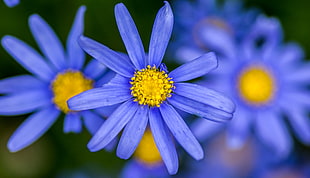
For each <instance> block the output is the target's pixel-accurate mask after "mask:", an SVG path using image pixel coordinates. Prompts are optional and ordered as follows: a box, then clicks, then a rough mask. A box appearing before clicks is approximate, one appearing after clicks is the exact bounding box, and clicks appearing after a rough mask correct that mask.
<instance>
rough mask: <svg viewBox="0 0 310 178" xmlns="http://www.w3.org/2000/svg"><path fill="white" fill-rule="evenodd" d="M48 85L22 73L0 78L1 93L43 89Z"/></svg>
mask: <svg viewBox="0 0 310 178" xmlns="http://www.w3.org/2000/svg"><path fill="white" fill-rule="evenodd" d="M44 87H47V85H46V84H45V83H44V82H42V81H41V80H39V79H37V78H36V77H33V76H31V75H20V76H15V77H10V78H6V79H2V80H0V93H2V94H6V93H16V92H24V91H30V90H36V89H42V88H44Z"/></svg>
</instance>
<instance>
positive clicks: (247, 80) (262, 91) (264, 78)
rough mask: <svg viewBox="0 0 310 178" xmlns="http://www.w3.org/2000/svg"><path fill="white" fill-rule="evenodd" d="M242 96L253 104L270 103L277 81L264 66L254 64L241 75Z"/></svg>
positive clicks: (240, 89) (239, 82) (239, 84)
mask: <svg viewBox="0 0 310 178" xmlns="http://www.w3.org/2000/svg"><path fill="white" fill-rule="evenodd" d="M238 89H239V93H240V96H241V97H242V99H244V100H245V101H246V102H248V103H250V104H253V105H263V104H266V103H268V102H269V101H270V100H271V99H272V98H273V96H274V92H275V81H274V78H273V76H272V75H271V73H269V71H267V70H266V69H265V68H264V67H262V66H252V67H249V68H247V69H245V70H243V71H242V72H241V73H240V75H239V80H238Z"/></svg>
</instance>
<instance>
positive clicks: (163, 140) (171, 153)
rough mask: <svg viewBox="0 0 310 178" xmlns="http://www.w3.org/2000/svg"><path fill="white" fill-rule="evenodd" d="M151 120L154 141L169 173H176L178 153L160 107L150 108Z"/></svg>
mask: <svg viewBox="0 0 310 178" xmlns="http://www.w3.org/2000/svg"><path fill="white" fill-rule="evenodd" d="M149 121H150V127H151V131H152V134H153V137H154V141H155V143H156V146H157V148H158V151H159V152H160V155H161V157H162V159H163V161H164V163H165V165H166V167H167V169H168V172H169V174H176V173H177V172H178V167H179V162H178V155H177V152H176V149H175V146H174V143H173V140H172V137H171V135H170V133H169V131H168V128H167V126H166V125H165V124H164V122H163V119H162V116H161V115H160V112H159V110H158V108H151V109H150V112H149Z"/></svg>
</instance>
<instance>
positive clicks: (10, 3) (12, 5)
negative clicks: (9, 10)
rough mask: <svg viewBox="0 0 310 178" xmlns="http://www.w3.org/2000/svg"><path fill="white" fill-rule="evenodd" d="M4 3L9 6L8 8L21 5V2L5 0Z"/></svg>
mask: <svg viewBox="0 0 310 178" xmlns="http://www.w3.org/2000/svg"><path fill="white" fill-rule="evenodd" d="M4 3H5V4H6V5H7V6H8V7H14V6H16V5H17V4H19V0H4Z"/></svg>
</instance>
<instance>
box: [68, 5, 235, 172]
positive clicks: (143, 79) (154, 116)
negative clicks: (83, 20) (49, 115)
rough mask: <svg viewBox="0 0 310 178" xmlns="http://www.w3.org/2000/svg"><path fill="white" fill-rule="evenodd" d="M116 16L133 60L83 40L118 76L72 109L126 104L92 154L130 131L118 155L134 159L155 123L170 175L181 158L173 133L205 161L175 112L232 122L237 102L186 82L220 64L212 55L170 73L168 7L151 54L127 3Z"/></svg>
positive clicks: (72, 102) (162, 14)
mask: <svg viewBox="0 0 310 178" xmlns="http://www.w3.org/2000/svg"><path fill="white" fill-rule="evenodd" d="M115 16H116V22H117V25H118V29H119V31H120V34H121V37H122V39H123V42H124V44H125V47H126V49H127V52H128V56H129V57H128V56H127V55H123V54H120V53H118V52H115V51H113V50H111V49H110V48H108V47H106V46H104V45H102V44H100V43H98V42H96V41H94V40H92V39H89V38H87V37H81V38H80V41H79V43H80V45H81V47H82V48H83V49H84V50H85V51H86V52H87V53H88V54H90V55H91V56H93V57H94V58H95V59H97V60H98V61H100V62H102V63H103V64H105V65H106V66H107V67H108V68H110V69H111V70H113V71H115V72H116V73H117V76H116V77H115V78H113V79H112V80H111V81H110V82H109V83H108V84H106V85H103V86H102V87H101V88H95V89H91V90H88V91H86V92H83V93H81V94H79V95H77V96H75V97H73V98H71V99H70V100H68V105H69V108H71V109H73V110H86V109H93V108H97V107H102V106H107V105H114V104H118V103H121V105H120V106H119V107H118V108H117V109H116V110H115V111H114V112H113V113H112V114H111V116H110V117H109V118H108V119H107V121H106V122H105V123H104V124H103V125H102V126H101V127H100V129H99V130H98V131H97V132H96V134H95V135H94V136H93V138H92V139H91V140H90V142H89V143H88V148H89V149H90V151H98V150H100V149H102V148H104V147H105V146H106V145H107V144H108V143H109V142H110V141H111V140H112V139H113V138H114V137H116V136H117V135H118V133H120V132H121V130H122V129H123V128H124V131H123V133H122V137H121V139H120V142H119V144H118V148H117V155H118V156H119V157H120V158H123V159H128V158H129V157H130V156H131V155H132V153H133V152H134V151H135V149H136V147H137V146H138V143H139V141H140V139H141V138H142V136H143V133H144V131H145V128H146V127H147V125H148V123H149V126H150V129H151V131H152V134H153V136H154V140H155V143H156V146H157V148H158V150H159V152H160V154H161V157H162V159H163V161H164V163H165V164H166V167H167V169H168V172H169V173H170V174H175V173H176V172H177V169H178V156H177V152H176V149H175V145H174V141H173V139H172V137H171V136H170V134H171V133H172V134H173V136H174V137H175V138H176V140H177V141H178V142H179V143H180V145H181V146H182V147H183V148H184V149H185V150H186V151H187V152H188V153H189V154H190V155H191V156H192V157H193V158H195V159H197V160H199V159H202V158H203V150H202V148H201V146H200V144H199V143H198V141H197V140H196V138H195V137H194V136H193V134H192V132H191V131H190V129H189V128H188V126H187V125H186V123H185V122H184V121H183V119H182V118H181V116H180V115H179V114H178V112H177V111H176V110H175V109H174V107H176V108H178V109H181V110H184V111H186V112H188V113H191V114H196V115H199V116H201V117H203V118H207V119H210V120H214V121H219V122H222V121H228V120H230V119H231V117H232V113H233V111H234V104H233V103H232V102H231V100H229V99H228V98H226V97H224V96H223V95H221V94H219V93H217V92H215V91H213V90H210V89H208V88H204V87H201V86H199V85H195V84H190V83H183V81H188V80H191V79H194V78H197V77H200V76H203V75H205V74H206V73H208V72H209V71H210V70H212V69H214V68H215V67H216V66H217V59H216V57H215V55H214V53H212V52H210V53H207V54H204V55H202V56H200V57H198V58H196V59H194V60H193V61H192V62H189V63H187V64H184V65H182V66H180V67H178V68H176V69H175V70H173V71H171V72H168V71H167V69H166V67H165V65H164V64H162V63H161V61H162V58H163V56H164V54H165V50H166V47H167V45H168V42H169V39H170V36H171V32H172V28H173V14H172V11H171V8H170V5H169V3H168V2H165V5H164V7H162V8H161V9H160V10H159V12H158V14H157V16H156V19H155V22H154V26H153V31H152V35H151V40H150V45H149V52H148V54H147V55H146V54H145V51H144V48H143V45H142V41H141V38H140V36H139V34H138V31H137V28H136V26H135V24H134V22H133V19H132V18H131V16H130V14H129V12H128V10H127V9H126V7H125V6H124V5H123V4H117V5H116V6H115ZM170 132H171V133H170Z"/></svg>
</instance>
